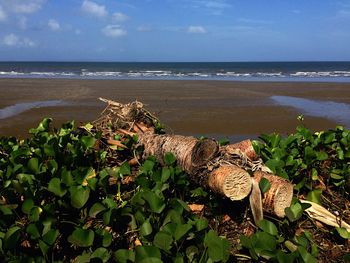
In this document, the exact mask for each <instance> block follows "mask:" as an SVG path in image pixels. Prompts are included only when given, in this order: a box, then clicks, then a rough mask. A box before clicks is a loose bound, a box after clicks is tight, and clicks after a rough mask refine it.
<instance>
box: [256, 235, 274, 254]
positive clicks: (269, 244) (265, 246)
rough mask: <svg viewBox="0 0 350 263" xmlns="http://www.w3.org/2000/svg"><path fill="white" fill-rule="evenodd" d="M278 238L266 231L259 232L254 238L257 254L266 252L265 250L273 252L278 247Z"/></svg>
mask: <svg viewBox="0 0 350 263" xmlns="http://www.w3.org/2000/svg"><path fill="white" fill-rule="evenodd" d="M276 246H277V239H276V237H275V236H272V235H270V234H268V233H266V232H257V233H255V234H254V238H253V248H254V250H255V252H256V253H257V254H265V253H264V252H265V251H269V252H272V251H274V250H275V249H276Z"/></svg>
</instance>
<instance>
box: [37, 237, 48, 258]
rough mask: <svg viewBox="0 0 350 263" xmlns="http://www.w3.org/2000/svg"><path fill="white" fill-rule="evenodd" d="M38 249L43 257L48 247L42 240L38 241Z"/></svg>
mask: <svg viewBox="0 0 350 263" xmlns="http://www.w3.org/2000/svg"><path fill="white" fill-rule="evenodd" d="M39 248H40V250H41V253H42V254H43V255H46V254H47V252H48V251H49V249H50V247H49V246H48V245H47V244H46V243H45V242H44V241H42V240H39Z"/></svg>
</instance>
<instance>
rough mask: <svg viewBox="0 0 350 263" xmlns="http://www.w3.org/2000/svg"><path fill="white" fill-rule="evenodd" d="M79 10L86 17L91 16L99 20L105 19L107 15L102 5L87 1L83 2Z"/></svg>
mask: <svg viewBox="0 0 350 263" xmlns="http://www.w3.org/2000/svg"><path fill="white" fill-rule="evenodd" d="M81 10H82V11H83V12H84V13H86V14H88V15H92V16H96V17H100V18H101V17H106V16H107V15H108V12H107V10H106V7H105V6H104V5H99V4H97V3H95V2H93V1H89V0H84V2H83V4H82V5H81Z"/></svg>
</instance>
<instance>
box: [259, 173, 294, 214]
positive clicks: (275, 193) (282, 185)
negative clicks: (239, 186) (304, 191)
mask: <svg viewBox="0 0 350 263" xmlns="http://www.w3.org/2000/svg"><path fill="white" fill-rule="evenodd" d="M261 178H266V179H267V180H268V181H269V182H270V184H271V187H270V189H269V190H268V191H267V192H266V193H264V198H263V208H264V211H266V212H268V213H271V214H274V215H277V216H278V217H284V216H285V212H284V209H285V208H287V207H290V205H291V203H292V198H293V185H292V184H291V183H290V182H289V181H287V180H285V179H283V178H281V177H279V176H276V175H272V174H268V173H265V172H261V171H256V172H255V173H254V179H255V180H256V181H257V182H258V183H259V182H260V180H261Z"/></svg>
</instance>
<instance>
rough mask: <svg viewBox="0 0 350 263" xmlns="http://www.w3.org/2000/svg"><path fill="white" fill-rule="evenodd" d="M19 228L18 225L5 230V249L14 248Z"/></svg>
mask: <svg viewBox="0 0 350 263" xmlns="http://www.w3.org/2000/svg"><path fill="white" fill-rule="evenodd" d="M20 232H21V228H20V227H18V226H13V227H11V228H10V229H9V230H7V232H6V234H5V237H4V241H5V242H4V246H5V248H7V249H12V248H15V247H16V245H17V242H18V241H19V238H20V234H21V233H20Z"/></svg>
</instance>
